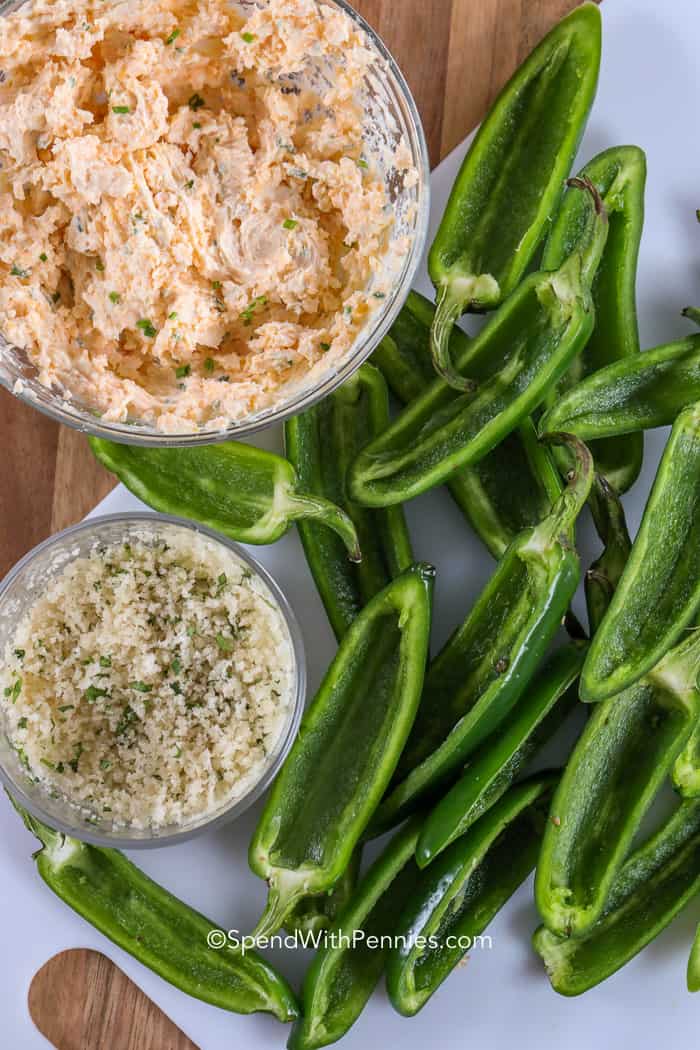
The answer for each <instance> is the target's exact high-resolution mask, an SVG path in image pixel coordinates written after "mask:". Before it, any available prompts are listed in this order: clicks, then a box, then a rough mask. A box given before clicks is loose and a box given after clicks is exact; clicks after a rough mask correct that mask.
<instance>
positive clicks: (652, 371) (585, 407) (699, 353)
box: [539, 335, 700, 442]
mask: <svg viewBox="0 0 700 1050" xmlns="http://www.w3.org/2000/svg"><path fill="white" fill-rule="evenodd" d="M695 401H700V335H689V336H687V337H686V338H685V339H679V340H678V341H677V342H674V343H667V344H664V346H657V347H655V348H654V349H653V350H645V351H644V353H643V354H638V355H635V356H632V357H628V358H623V359H622V360H621V361H616V362H615V364H612V365H608V366H607V367H606V368H601V370H600V371H599V372H595V373H594V374H593V375H590V376H588V377H587V378H586V379H584V380H583V381H582V382H581V383H579V384H578V385H577V386H575V387H572V389H571V390H568V391H567V392H566V393H565V394H563V395H562V397H560V398H559V400H558V402H557V403H556V404H555V405H553V406H552V408H550V409H549V411H548V412H547V413H546V414H545V415H544V416H543V417H542V419H541V420H540V424H539V431H540V434H546V433H547V431H548V430H566V431H567V432H568V433H571V434H576V436H577V437H579V438H580V439H581V440H582V441H593V442H597V441H599V440H601V439H603V438H616V437H621V436H623V435H625V434H632V433H634V432H635V431H637V430H651V429H653V428H654V427H664V426H670V425H671V424H672V423H673V422H674V420H675V419H676V416H677V415H678V413H679V412H682V411H683V409H684V408H687V407H688V406H689V405H692V404H693V403H694V402H695Z"/></svg>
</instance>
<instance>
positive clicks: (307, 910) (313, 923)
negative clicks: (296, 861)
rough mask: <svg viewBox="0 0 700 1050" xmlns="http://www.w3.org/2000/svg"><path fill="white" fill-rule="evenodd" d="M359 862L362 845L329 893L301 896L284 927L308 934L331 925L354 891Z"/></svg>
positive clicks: (360, 861)
mask: <svg viewBox="0 0 700 1050" xmlns="http://www.w3.org/2000/svg"><path fill="white" fill-rule="evenodd" d="M361 863H362V847H361V846H358V847H357V849H356V850H355V852H354V853H353V855H352V856H351V858H350V863H349V864H348V866H347V868H346V869H345V871H344V872H343V874H342V875H341V876H340V878H339V879H338V881H337V882H336V884H335V886H334V887H333V889H332V890H331V891H330V893H326V894H324V895H323V897H302V899H301V900H300V901H299V903H298V904H297V905H296V907H294V908H293V909H292V911H291V912H290V913H289V916H288V917H287V918H286V919H285V923H284V925H285V929H287V930H289V931H290V932H291V931H293V930H296V931H298V932H299V933H304V934H309V933H318V932H319V931H320V930H326V929H328V927H329V926H332V925H333V923H334V922H335V920H336V919H337V917H338V915H339V914H340V912H341V911H342V910H343V908H344V907H345V905H346V904H347V902H348V901H349V900H350V898H351V897H352V895H353V893H354V890H355V886H356V885H357V879H358V876H359V874H360V864H361Z"/></svg>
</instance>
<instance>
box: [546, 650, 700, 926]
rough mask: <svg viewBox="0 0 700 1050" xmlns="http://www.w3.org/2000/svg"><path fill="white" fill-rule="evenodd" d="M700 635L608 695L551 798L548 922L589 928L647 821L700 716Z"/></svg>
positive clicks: (547, 892) (549, 924)
mask: <svg viewBox="0 0 700 1050" xmlns="http://www.w3.org/2000/svg"><path fill="white" fill-rule="evenodd" d="M698 673H700V637H695V636H691V637H690V638H688V639H686V640H685V641H684V642H683V643H682V644H681V645H680V646H678V647H677V649H675V650H673V651H672V652H671V653H669V654H668V655H667V656H666V657H664V659H663V660H662V661H661V662H660V663H659V664H658V665H657V666H656V667H655V668H654V669H653V670H652V671H650V672H649V673H648V674H647V675H646V676H645V677H644V678H643V679H641V680H640V681H639V682H636V683H635V684H634V685H633V686H631V687H630V688H629V689H626V690H625V691H624V692H622V693H620V694H619V695H618V696H614V697H612V698H611V699H610V700H606V701H605V702H604V703H602V704H599V705H597V706H596V708H595V709H594V711H593V714H592V716H591V717H590V719H589V720H588V723H587V725H586V727H585V729H584V731H583V733H582V735H581V737H580V738H579V741H578V743H577V745H576V747H575V749H574V752H573V754H572V755H571V758H570V759H569V761H568V763H567V766H566V769H565V771H564V774H563V776H562V779H561V782H560V784H559V787H558V788H557V791H556V793H555V796H554V799H553V801H552V810H551V820H550V822H549V824H548V825H547V829H546V831H545V834H544V840H543V843H542V850H541V853H540V859H539V862H538V865H537V877H536V880H535V899H536V901H537V907H538V909H539V912H540V915H541V916H542V919H543V921H544V923H545V926H547V928H548V929H549V930H551V931H552V932H553V933H556V934H558V935H559V936H561V937H568V936H573V937H580V936H581V935H582V934H585V933H586V932H587V931H588V930H590V929H591V928H592V927H593V926H594V924H595V923H596V922H597V921H598V919H599V918H600V916H601V915H602V914H603V911H604V909H605V905H606V901H607V899H608V896H609V894H610V892H611V889H612V886H613V883H614V881H615V878H616V876H617V874H618V872H619V870H620V868H621V866H622V864H623V862H624V860H625V858H626V856H627V854H628V852H629V849H630V846H631V844H632V841H633V839H634V836H635V835H636V833H637V831H638V830H639V826H640V823H641V821H642V818H643V817H644V815H645V813H646V812H647V810H648V808H649V806H650V804H651V802H652V801H653V799H654V798H655V796H656V794H657V792H658V790H659V788H660V787H661V785H662V784H663V782H664V780H665V779H666V777H667V775H668V773H669V771H670V769H671V767H672V766H673V763H674V761H675V759H676V757H677V756H678V753H679V751H680V750H681V748H682V747H683V745H684V744H685V742H686V741H687V739H688V736H689V734H690V733H691V731H692V729H693V727H694V726H695V724H696V722H697V719H698V716H700V693H699V692H698V688H697V676H698Z"/></svg>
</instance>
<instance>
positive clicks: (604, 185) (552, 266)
mask: <svg viewBox="0 0 700 1050" xmlns="http://www.w3.org/2000/svg"><path fill="white" fill-rule="evenodd" d="M579 176H580V177H583V178H588V179H590V180H591V182H592V183H593V185H594V186H595V187H596V189H597V190H598V192H599V193H600V195H601V197H602V198H603V203H604V204H605V210H606V211H607V213H608V225H609V230H608V239H607V242H606V245H605V251H604V252H603V257H602V259H601V260H600V264H599V266H598V269H597V271H596V275H595V278H594V281H593V302H594V304H595V315H596V324H595V328H594V330H593V332H592V334H591V337H590V339H589V340H588V343H587V345H586V347H585V349H584V350H583V351H582V353H580V354H579V356H578V357H577V358H576V360H575V361H574V363H573V364H572V366H571V368H570V369H569V371H568V372H567V373H566V375H565V376H564V377H563V379H562V380H561V381H560V383H559V386H558V388H557V391H556V393H554V392H553V393H552V394H551V395H550V398H549V403H550V404H556V403H557V402H558V400H559V397H560V396H561V393H562V392H563V391H564V390H566V389H568V388H569V387H572V386H575V385H576V384H577V383H579V382H580V381H581V380H582V379H584V378H585V377H586V376H588V375H590V374H591V373H593V372H597V371H598V370H599V369H601V368H603V367H604V366H605V365H609V364H611V363H612V362H613V361H617V360H620V359H623V360H624V359H626V358H629V357H630V356H633V355H636V354H638V353H639V327H638V324H637V301H636V282H637V259H638V256H639V243H640V241H641V238H642V227H643V225H644V185H645V182H646V158H645V156H644V153H643V152H642V150H640V149H639V148H638V147H637V146H615V147H613V148H612V149H607V150H605V151H604V152H603V153H599V154H598V156H597V157H594V158H593V160H592V161H590V162H589V163H588V164H587V165H586V166H585V168H583V169H582V171H581V172H580V173H579ZM582 229H583V230H585V215H584V212H583V208H582V198H581V195H580V194H579V193H575V192H572V191H571V190H569V191H568V192H567V194H566V196H565V197H564V200H563V202H562V205H561V208H560V209H559V213H558V215H557V217H556V220H555V222H554V226H553V227H552V230H551V233H550V235H549V238H548V239H547V244H546V245H545V249H544V255H543V258H542V264H541V265H542V269H543V270H556V269H557V267H559V266H561V264H562V262H563V261H564V259H565V258H566V257H567V256H568V255H570V254H571V252H572V250H573V249H574V248H575V246H576V243H577V240H578V238H579V237H580V235H581V231H582ZM559 429H563V428H561V427H560V428H559ZM591 452H592V453H593V458H594V460H595V463H596V469H597V470H598V471H599V472H600V473H601V474H603V475H604V476H605V477H606V478H607V480H608V481H609V482H610V483H611V484H612V485H613V486H614V488H615V489H616V490H617V491H618V492H626V491H627V489H628V488H630V486H631V485H632V484H633V483H634V482H635V481H636V479H637V477H638V475H639V471H640V469H641V466H642V455H643V452H644V440H643V438H642V435H641V434H638V433H636V432H633V433H630V434H625V435H620V436H618V437H616V438H614V439H613V438H608V439H605V440H603V441H600V442H595V443H594V444H593V445H592V446H591Z"/></svg>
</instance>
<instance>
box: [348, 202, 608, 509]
mask: <svg viewBox="0 0 700 1050" xmlns="http://www.w3.org/2000/svg"><path fill="white" fill-rule="evenodd" d="M577 185H580V191H581V192H582V193H583V194H585V197H586V200H587V202H588V206H587V213H586V214H587V218H588V226H587V235H586V236H584V237H582V238H581V241H580V243H579V246H578V247H577V249H576V251H575V252H574V253H573V254H572V255H571V256H569V258H568V259H567V261H566V262H565V263H564V264H563V265H562V267H561V268H560V269H559V270H555V271H554V272H547V273H545V272H544V271H540V272H538V273H534V274H531V275H530V276H529V277H526V278H525V280H524V281H523V282H522V284H520V285H519V286H518V288H517V289H516V290H515V291H514V292H513V294H512V295H511V296H510V298H509V299H508V300H507V301H506V302H505V303H504V304H503V305H502V306H501V307H500V309H499V310H498V311H497V312H496V313H495V314H494V315H493V317H492V318H491V320H490V322H489V323H488V324H487V325H486V327H485V328H484V329H483V330H482V331H481V332H480V333H479V335H478V336H477V337H476V338H475V339H473V340H472V341H471V342H470V343H468V344H467V346H466V348H465V351H464V354H463V355H461V356H460V358H459V360H458V361H457V365H458V368H459V369H460V371H461V372H462V374H464V375H469V376H470V377H471V379H472V380H474V381H475V383H476V390H475V392H473V393H458V392H456V391H455V390H452V389H451V388H450V387H449V386H448V385H447V384H446V383H444V382H443V381H442V380H440V379H437V380H434V381H433V383H431V384H430V386H429V387H428V388H427V389H426V390H425V392H424V393H423V394H421V395H420V397H417V398H415V400H414V401H412V402H411V403H410V404H409V405H408V406H407V407H406V408H404V410H403V411H402V412H401V413H400V414H399V416H398V417H397V418H396V419H395V420H394V422H393V423H392V424H391V426H389V428H388V429H387V430H385V431H384V433H383V434H382V435H381V436H380V437H379V438H376V439H375V440H374V441H371V442H370V443H369V444H368V445H367V446H366V447H365V448H364V449H363V450H362V452H360V454H359V456H358V457H357V459H356V460H355V462H354V463H353V465H352V467H351V468H350V474H349V491H350V494H351V496H352V498H353V499H354V500H356V501H357V502H358V503H362V504H364V505H366V506H371V507H381V506H390V505H392V504H394V503H401V502H404V501H405V500H407V499H411V498H412V497H413V496H417V495H419V494H420V493H421V492H426V491H427V490H428V489H431V488H433V487H434V486H435V485H439V484H441V483H442V482H443V481H447V480H448V479H449V478H450V476H451V475H452V473H453V472H454V471H455V470H457V469H458V468H461V467H468V466H473V465H474V464H476V463H478V462H479V460H481V459H483V458H484V456H486V455H487V454H488V453H489V452H490V451H491V450H492V449H493V448H494V447H495V446H496V445H498V444H500V442H501V441H502V440H503V439H504V438H505V437H506V436H507V435H508V434H510V433H512V431H513V430H515V429H516V428H517V427H518V426H519V425H520V424H521V423H522V422H523V420H524V419H525V418H526V417H527V416H528V415H530V413H531V412H532V411H533V410H534V409H535V408H536V407H537V406H538V405H539V404H540V403H541V402H542V401H543V400H544V398H545V397H546V395H547V392H548V390H549V389H550V388H551V387H552V385H554V384H556V383H557V382H558V380H559V379H560V378H561V376H562V375H563V374H564V372H565V371H566V370H567V368H568V367H569V365H570V364H571V362H572V360H573V359H574V358H575V356H576V354H578V353H580V351H581V350H582V349H583V347H584V346H585V345H586V343H587V342H588V339H589V337H590V335H591V332H592V331H593V325H594V309H593V301H592V299H591V293H590V288H591V282H592V280H593V276H594V274H595V270H596V267H597V265H598V262H599V260H600V256H601V254H602V251H603V248H604V247H605V240H606V237H607V229H608V226H607V216H606V214H605V209H604V208H603V206H602V202H601V200H600V197H599V195H598V194H597V191H596V190H595V189H594V187H592V186H591V185H590V184H589V183H585V184H582V183H577Z"/></svg>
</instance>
